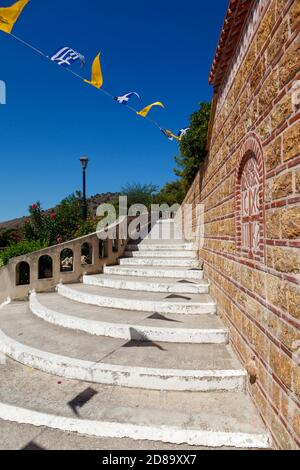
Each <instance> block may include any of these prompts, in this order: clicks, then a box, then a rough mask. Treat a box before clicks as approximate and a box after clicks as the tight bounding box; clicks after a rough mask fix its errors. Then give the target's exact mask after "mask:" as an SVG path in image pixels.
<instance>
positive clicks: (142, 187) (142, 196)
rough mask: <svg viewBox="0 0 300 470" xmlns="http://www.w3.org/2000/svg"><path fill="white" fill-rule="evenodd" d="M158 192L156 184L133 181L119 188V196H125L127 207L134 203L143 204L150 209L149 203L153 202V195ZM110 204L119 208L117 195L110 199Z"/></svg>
mask: <svg viewBox="0 0 300 470" xmlns="http://www.w3.org/2000/svg"><path fill="white" fill-rule="evenodd" d="M157 192H158V186H156V185H155V184H152V183H150V184H140V183H133V184H127V185H126V186H124V187H123V188H122V189H121V192H120V196H127V207H128V208H129V207H130V206H133V205H134V204H144V206H146V207H147V208H148V209H150V206H151V204H153V202H154V198H155V195H156V194H157ZM112 204H114V206H115V207H116V208H117V211H118V209H119V197H118V198H116V199H115V200H114V201H112Z"/></svg>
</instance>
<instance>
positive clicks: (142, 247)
mask: <svg viewBox="0 0 300 470" xmlns="http://www.w3.org/2000/svg"><path fill="white" fill-rule="evenodd" d="M127 250H128V251H160V250H162V251H164V250H168V251H169V250H171V251H172V253H173V254H174V251H175V253H176V251H181V250H195V246H194V244H193V243H178V244H174V243H165V244H162V243H157V244H154V243H153V244H150V243H139V244H130V243H128V244H127Z"/></svg>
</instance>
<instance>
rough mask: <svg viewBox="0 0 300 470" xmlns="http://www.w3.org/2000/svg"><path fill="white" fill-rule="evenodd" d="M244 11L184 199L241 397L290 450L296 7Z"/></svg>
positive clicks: (296, 335) (294, 382) (299, 191)
mask: <svg viewBox="0 0 300 470" xmlns="http://www.w3.org/2000/svg"><path fill="white" fill-rule="evenodd" d="M253 10H254V11H252V12H251V13H252V15H250V17H249V19H248V23H247V29H246V28H245V34H244V36H245V37H244V38H242V40H241V43H242V42H243V40H244V42H243V44H242V47H240V49H237V53H236V55H235V57H234V59H233V63H232V64H231V69H230V70H229V72H228V75H227V77H225V78H224V83H223V84H222V86H221V87H220V88H219V90H217V95H218V96H217V99H218V104H217V107H216V113H215V117H214V122H213V128H212V131H211V142H210V152H209V156H208V158H207V161H206V162H205V164H204V165H203V168H202V169H201V171H200V172H199V174H198V176H197V178H196V180H195V182H194V183H193V185H192V187H191V189H190V191H189V192H188V194H187V197H186V200H185V202H186V203H190V204H193V205H195V204H197V203H200V202H201V203H203V204H204V206H205V242H204V246H203V247H202V249H201V250H200V251H199V256H200V258H201V259H202V260H203V261H204V269H205V275H206V277H207V278H208V279H209V280H210V281H211V292H212V296H213V297H214V298H215V300H216V301H217V302H218V308H219V313H220V315H222V317H223V319H224V321H225V323H226V324H227V326H228V327H229V330H230V337H231V343H232V346H233V347H234V349H235V351H236V352H237V354H238V356H239V357H240V359H241V361H242V362H243V364H244V365H245V366H246V367H248V366H250V365H251V370H252V369H254V371H255V370H256V371H257V378H256V381H255V380H254V379H253V378H252V380H251V381H250V380H249V384H248V388H249V392H250V394H251V396H252V398H253V400H254V402H255V403H256V405H257V407H258V409H259V411H260V413H261V415H262V417H263V419H264V421H265V423H266V424H267V426H268V427H269V429H270V430H271V433H272V435H273V438H274V443H275V446H277V447H278V448H283V449H298V448H300V367H299V359H300V250H299V248H300V119H299V118H300V93H298V97H297V92H296V89H297V80H300V24H299V21H300V1H299V0H291V1H290V0H268V1H265V0H260V1H258V2H256V6H254V7H253ZM245 38H246V43H245ZM232 71H234V73H232ZM230 72H231V73H230ZM299 84H300V82H299V83H298V85H299ZM299 90H300V87H299ZM195 223H196V221H195V220H194V224H195ZM252 375H253V370H252ZM250 382H252V383H250Z"/></svg>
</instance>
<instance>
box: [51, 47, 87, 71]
mask: <svg viewBox="0 0 300 470" xmlns="http://www.w3.org/2000/svg"><path fill="white" fill-rule="evenodd" d="M50 60H52V61H53V62H57V63H58V65H61V66H62V67H69V66H70V65H72V64H73V63H74V62H76V61H77V60H80V63H81V67H83V66H84V65H85V57H84V56H83V55H82V54H79V53H78V52H76V51H74V50H73V49H71V48H70V47H63V48H62V49H58V51H56V52H55V54H54V55H53V56H52V57H50Z"/></svg>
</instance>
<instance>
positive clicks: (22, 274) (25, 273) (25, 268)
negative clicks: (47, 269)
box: [16, 261, 30, 286]
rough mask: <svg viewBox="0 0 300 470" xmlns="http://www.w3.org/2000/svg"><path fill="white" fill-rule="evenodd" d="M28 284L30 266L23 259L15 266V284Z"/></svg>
mask: <svg viewBox="0 0 300 470" xmlns="http://www.w3.org/2000/svg"><path fill="white" fill-rule="evenodd" d="M29 284H30V266H29V264H28V263H26V262H25V261H21V262H20V263H18V264H17V266H16V285H17V286H27V285H29Z"/></svg>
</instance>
